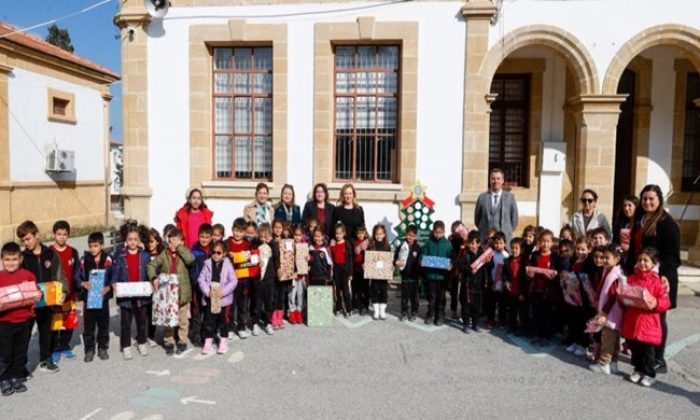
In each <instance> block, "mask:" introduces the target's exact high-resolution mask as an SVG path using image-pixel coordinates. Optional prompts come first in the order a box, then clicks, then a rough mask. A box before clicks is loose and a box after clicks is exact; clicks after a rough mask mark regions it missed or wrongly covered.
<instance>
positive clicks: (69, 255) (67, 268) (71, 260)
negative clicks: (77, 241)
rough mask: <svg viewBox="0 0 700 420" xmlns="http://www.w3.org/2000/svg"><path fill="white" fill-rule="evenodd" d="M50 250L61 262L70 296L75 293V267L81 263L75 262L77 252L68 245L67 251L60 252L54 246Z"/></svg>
mask: <svg viewBox="0 0 700 420" xmlns="http://www.w3.org/2000/svg"><path fill="white" fill-rule="evenodd" d="M50 248H51V250H52V251H53V252H55V253H56V255H58V259H59V260H61V268H62V269H63V275H64V276H66V281H67V283H68V295H70V294H72V293H73V280H74V279H73V266H74V265H75V264H78V262H79V261H75V257H74V256H75V254H76V251H75V250H74V249H73V248H72V247H71V246H70V245H66V249H64V250H63V251H59V250H58V249H56V246H54V245H51V246H50Z"/></svg>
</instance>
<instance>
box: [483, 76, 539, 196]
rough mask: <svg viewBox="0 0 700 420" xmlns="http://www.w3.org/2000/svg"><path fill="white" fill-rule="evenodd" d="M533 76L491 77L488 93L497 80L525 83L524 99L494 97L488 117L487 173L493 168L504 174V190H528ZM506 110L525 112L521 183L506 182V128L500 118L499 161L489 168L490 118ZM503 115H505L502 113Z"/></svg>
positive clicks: (504, 122)
mask: <svg viewBox="0 0 700 420" xmlns="http://www.w3.org/2000/svg"><path fill="white" fill-rule="evenodd" d="M532 78H533V75H532V73H496V74H495V75H494V76H493V80H492V81H491V89H490V91H491V92H493V91H494V90H493V83H494V82H495V81H496V80H497V79H502V80H504V79H516V80H521V81H524V82H525V98H524V99H523V100H521V101H513V100H505V99H502V98H499V96H500V95H498V96H496V98H495V100H494V101H493V103H492V104H491V114H490V115H489V149H488V173H489V174H490V173H491V170H492V169H493V168H499V169H501V170H503V171H504V173H505V174H506V176H505V178H506V179H505V182H504V184H503V186H504V188H506V189H513V188H530V175H531V173H530V170H531V167H530V166H531V165H530V152H531V150H530V149H531V145H530V143H531V142H530V140H531V139H530V136H531V134H532V133H531V130H532V127H531V121H530V120H531V118H532V85H533V80H532ZM513 104H518V105H519V106H517V107H516V106H513ZM508 109H523V110H524V112H525V115H524V116H523V120H524V126H523V130H524V133H523V138H522V141H523V142H524V147H523V155H522V161H521V163H522V165H523V174H522V182H521V183H517V184H516V183H513V182H512V181H509V180H508V178H509V177H508V176H507V173H508V169H507V168H506V165H505V163H506V161H505V150H506V141H505V134H506V133H505V126H506V119H505V117H504V118H501V124H500V133H501V136H502V141H501V147H500V149H501V150H500V159H499V163H498V164H497V165H496V166H493V167H492V166H491V162H492V160H491V135H492V133H491V128H490V127H491V118H492V116H493V113H494V112H501V111H506V110H508ZM504 115H505V113H504Z"/></svg>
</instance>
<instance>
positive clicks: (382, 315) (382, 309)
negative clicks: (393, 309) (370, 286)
mask: <svg viewBox="0 0 700 420" xmlns="http://www.w3.org/2000/svg"><path fill="white" fill-rule="evenodd" d="M379 319H381V320H382V321H384V320H385V319H386V303H380V304H379Z"/></svg>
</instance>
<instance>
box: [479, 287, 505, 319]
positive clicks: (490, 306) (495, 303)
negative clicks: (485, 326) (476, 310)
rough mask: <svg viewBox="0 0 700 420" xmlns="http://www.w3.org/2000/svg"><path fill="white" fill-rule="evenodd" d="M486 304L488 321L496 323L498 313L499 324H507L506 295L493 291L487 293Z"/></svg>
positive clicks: (485, 296) (485, 293) (485, 295)
mask: <svg viewBox="0 0 700 420" xmlns="http://www.w3.org/2000/svg"><path fill="white" fill-rule="evenodd" d="M484 303H485V305H484V306H485V307H486V320H487V321H490V322H494V321H496V313H498V322H500V323H505V322H506V319H507V318H506V307H505V294H504V293H503V292H496V291H493V290H487V291H485V292H484Z"/></svg>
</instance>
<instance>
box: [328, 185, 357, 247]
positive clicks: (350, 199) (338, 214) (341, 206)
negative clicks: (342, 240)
mask: <svg viewBox="0 0 700 420" xmlns="http://www.w3.org/2000/svg"><path fill="white" fill-rule="evenodd" d="M337 223H342V224H344V225H345V229H346V232H347V239H348V240H350V241H354V240H355V239H356V236H355V231H356V230H357V227H358V226H360V225H364V224H365V212H364V210H362V207H361V206H360V205H359V204H357V193H356V192H355V187H353V186H352V184H345V185H343V188H341V189H340V197H339V198H338V205H337V206H336V207H335V211H334V212H333V225H334V226H335V225H336V224H337Z"/></svg>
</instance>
